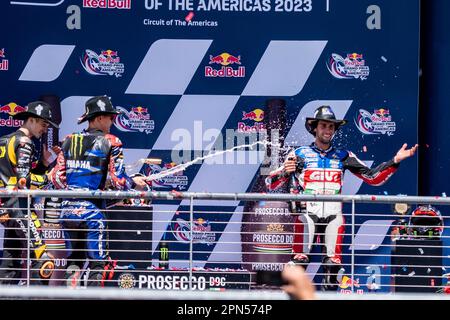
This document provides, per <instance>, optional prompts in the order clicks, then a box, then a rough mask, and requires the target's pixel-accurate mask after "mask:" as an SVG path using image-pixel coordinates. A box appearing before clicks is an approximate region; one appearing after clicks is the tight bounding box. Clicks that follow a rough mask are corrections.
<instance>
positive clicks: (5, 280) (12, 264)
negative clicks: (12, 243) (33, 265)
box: [0, 250, 22, 285]
mask: <svg viewBox="0 0 450 320" xmlns="http://www.w3.org/2000/svg"><path fill="white" fill-rule="evenodd" d="M0 262H1V263H0V285H11V284H17V283H18V282H19V279H20V274H21V269H22V267H21V266H20V265H19V264H18V263H17V261H16V260H15V259H14V257H13V255H12V254H11V253H10V252H9V250H4V251H3V257H2V258H0Z"/></svg>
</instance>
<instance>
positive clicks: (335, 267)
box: [266, 106, 418, 290]
mask: <svg viewBox="0 0 450 320" xmlns="http://www.w3.org/2000/svg"><path fill="white" fill-rule="evenodd" d="M346 123H347V121H346V120H344V119H342V120H339V119H336V116H335V114H334V112H333V110H332V109H331V107H330V106H321V107H319V108H317V109H316V111H315V112H314V117H312V118H311V117H309V118H306V122H305V127H306V129H307V130H308V132H309V133H311V134H312V135H313V136H314V137H315V141H314V142H313V143H312V144H311V145H309V146H302V147H300V148H297V149H296V150H294V151H293V152H291V153H290V154H289V155H288V156H287V158H286V160H285V162H284V164H283V166H281V167H280V168H278V169H276V170H274V171H273V172H271V173H270V175H269V177H268V178H267V180H266V184H267V187H268V188H269V190H276V189H278V188H281V187H282V186H288V185H289V183H291V186H290V187H291V192H295V193H299V192H300V193H304V194H327V195H330V194H340V193H341V191H342V183H343V176H344V172H345V170H349V171H350V172H352V173H353V174H354V175H356V176H357V177H359V178H360V179H362V180H363V181H364V182H366V183H368V184H371V185H376V186H379V185H381V184H383V183H385V182H386V181H387V180H388V179H389V178H390V177H391V176H392V174H393V173H394V172H395V171H396V170H397V169H398V166H399V163H400V162H401V161H402V160H404V159H406V158H408V157H411V156H413V155H414V153H415V152H416V150H417V147H418V145H417V144H416V145H415V146H414V147H412V148H411V149H406V147H407V144H406V143H405V144H403V146H402V148H401V149H400V150H399V151H398V152H397V154H396V155H395V156H394V157H393V158H391V159H390V160H388V161H386V162H383V163H381V164H380V165H378V166H377V167H375V168H373V169H371V168H369V167H367V166H366V165H365V164H364V163H363V162H362V161H361V160H359V159H358V158H357V157H356V155H355V154H353V153H352V152H351V151H348V150H342V149H336V148H334V147H333V146H332V140H333V137H334V135H335V133H336V131H337V130H339V128H340V127H341V126H343V125H345V124H346ZM298 207H300V208H301V209H300V211H301V212H297V213H301V214H300V215H298V217H297V219H298V223H296V224H295V228H294V229H295V230H294V233H295V234H294V243H293V256H292V259H291V263H293V264H298V265H302V266H304V267H305V268H306V266H307V264H308V263H309V261H310V259H309V254H310V252H311V249H312V246H313V242H314V239H316V238H317V237H316V235H319V236H320V237H321V238H322V240H321V243H323V244H324V246H323V253H324V258H323V265H324V268H325V271H326V276H325V277H324V285H323V289H325V290H336V288H337V272H338V271H339V269H340V268H341V265H342V257H341V253H342V240H343V236H344V230H345V228H344V217H343V215H342V203H340V202H307V203H304V204H301V205H300V206H298Z"/></svg>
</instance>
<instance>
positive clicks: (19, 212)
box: [0, 101, 60, 284]
mask: <svg viewBox="0 0 450 320" xmlns="http://www.w3.org/2000/svg"><path fill="white" fill-rule="evenodd" d="M13 118H15V119H21V120H24V122H23V125H22V126H21V127H20V128H19V129H18V130H17V131H15V132H13V133H11V134H8V135H5V136H3V137H1V138H0V188H6V189H16V188H19V189H26V188H31V189H33V188H38V187H41V186H43V185H45V183H46V176H45V171H46V169H47V167H48V166H49V164H50V163H49V161H50V159H51V156H52V155H51V153H50V152H49V151H48V150H47V148H46V146H45V145H44V148H43V156H42V158H43V159H42V161H39V162H38V163H37V166H36V167H35V168H33V169H32V167H33V157H34V155H35V146H34V144H33V142H32V140H31V138H33V137H35V138H38V139H39V138H41V136H42V135H43V134H44V133H46V132H47V130H48V127H49V125H52V126H53V127H55V128H58V125H57V124H56V123H54V122H53V119H52V112H51V108H50V105H48V104H47V103H45V102H42V101H35V102H31V103H29V104H28V106H27V111H24V112H20V113H17V114H15V115H14V116H13ZM59 150H60V149H59V147H58V146H55V147H54V148H53V151H54V152H56V153H57V152H59ZM0 200H1V206H0V222H1V223H2V224H3V225H4V227H5V242H4V250H3V258H1V265H0V283H3V284H13V283H18V282H19V280H20V279H21V274H22V272H23V271H24V270H23V261H24V258H26V255H27V233H28V215H27V211H26V210H27V209H26V208H27V199H26V198H1V199H0ZM31 218H32V224H31V225H30V230H31V239H30V243H29V245H30V248H31V249H32V250H31V254H32V255H31V259H32V264H31V276H32V278H34V279H39V278H43V279H47V278H49V277H50V276H51V274H52V272H53V269H54V263H53V261H52V258H51V257H50V256H49V255H48V254H47V252H46V246H45V244H44V243H43V241H42V237H41V231H40V227H41V223H40V221H39V220H38V219H37V216H36V215H35V214H34V213H32V217H31Z"/></svg>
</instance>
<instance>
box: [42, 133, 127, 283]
mask: <svg viewBox="0 0 450 320" xmlns="http://www.w3.org/2000/svg"><path fill="white" fill-rule="evenodd" d="M61 148H62V152H61V153H60V154H59V155H58V159H57V162H56V166H55V167H54V168H53V169H52V171H51V172H50V175H49V177H50V180H51V181H52V183H53V184H54V185H55V187H57V188H60V189H69V190H103V189H105V185H106V183H107V178H109V181H108V183H110V184H111V188H112V189H116V190H128V189H131V188H132V187H134V182H133V180H132V179H131V178H130V177H129V176H128V175H127V174H126V172H125V168H124V164H123V151H122V142H121V141H120V140H119V138H117V137H116V136H114V135H112V134H104V133H103V132H102V131H100V130H95V129H90V130H84V131H82V132H80V133H74V134H71V135H69V136H67V137H66V138H65V140H64V142H63V144H62V146H61ZM105 207H106V204H105V201H104V200H96V199H66V200H64V201H63V202H62V207H61V208H62V215H61V218H62V219H61V220H62V225H63V226H64V228H66V229H69V230H71V231H70V232H69V234H68V236H69V237H70V238H71V243H69V244H68V245H69V248H72V249H81V250H82V251H85V250H87V256H88V258H89V269H90V272H89V276H88V286H103V285H104V280H105V279H106V277H111V272H107V271H108V269H109V270H110V269H111V265H110V262H109V261H110V259H109V254H108V240H107V237H108V235H107V223H106V220H105V214H104V213H103V212H102V210H103V209H105ZM74 229H78V230H80V229H81V230H82V234H80V232H74ZM80 238H82V239H84V240H85V241H84V242H81V241H76V240H75V239H80ZM80 252H81V251H78V254H77V250H73V253H72V254H71V257H70V259H71V260H73V261H75V260H79V261H84V259H83V258H84V256H83V257H81V256H80V255H79V253H80ZM78 267H80V264H78Z"/></svg>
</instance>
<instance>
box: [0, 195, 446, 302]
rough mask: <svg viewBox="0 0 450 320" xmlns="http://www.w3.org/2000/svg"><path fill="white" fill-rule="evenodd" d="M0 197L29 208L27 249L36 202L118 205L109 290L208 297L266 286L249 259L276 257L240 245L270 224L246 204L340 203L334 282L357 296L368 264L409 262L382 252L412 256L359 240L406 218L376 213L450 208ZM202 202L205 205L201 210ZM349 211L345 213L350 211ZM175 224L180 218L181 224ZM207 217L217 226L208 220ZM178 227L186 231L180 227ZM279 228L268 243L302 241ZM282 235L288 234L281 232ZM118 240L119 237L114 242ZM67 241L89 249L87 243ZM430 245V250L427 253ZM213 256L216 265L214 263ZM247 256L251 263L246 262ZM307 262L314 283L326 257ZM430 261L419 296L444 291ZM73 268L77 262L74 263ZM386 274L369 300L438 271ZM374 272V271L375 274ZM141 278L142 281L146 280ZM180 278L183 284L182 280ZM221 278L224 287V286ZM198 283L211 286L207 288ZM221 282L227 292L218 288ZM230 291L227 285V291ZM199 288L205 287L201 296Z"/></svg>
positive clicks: (386, 198)
mask: <svg viewBox="0 0 450 320" xmlns="http://www.w3.org/2000/svg"><path fill="white" fill-rule="evenodd" d="M0 196H1V197H2V198H10V197H18V198H26V200H27V201H26V202H27V207H26V208H21V209H22V210H23V211H24V212H27V219H28V224H27V229H28V232H27V239H26V241H27V243H28V242H29V241H30V240H31V234H32V230H31V227H32V226H33V222H32V218H31V217H32V212H34V211H39V210H41V211H45V210H46V209H45V208H36V206H34V207H33V205H34V203H36V200H37V199H41V198H52V197H54V198H65V199H68V198H70V199H109V200H110V199H115V200H116V201H119V202H118V204H117V203H116V206H115V207H114V206H113V207H110V208H109V209H105V210H102V211H104V212H105V213H107V214H108V215H114V214H116V216H115V218H111V217H108V218H107V219H105V221H106V222H107V223H108V224H115V225H116V227H115V228H110V229H109V230H108V232H109V235H110V239H109V244H110V250H109V251H110V254H111V256H115V255H117V256H119V255H120V254H122V255H124V256H126V258H123V259H116V260H118V261H117V263H118V268H116V272H117V271H118V272H121V275H123V278H122V279H106V282H108V281H109V282H111V283H113V285H114V286H116V287H117V286H118V285H117V283H119V282H120V281H122V282H121V283H122V287H123V288H128V287H129V286H130V285H131V283H132V282H134V283H135V282H139V286H140V287H142V288H145V286H147V288H148V289H170V290H199V289H200V290H204V289H205V288H207V289H210V290H214V289H217V291H220V290H222V289H227V290H229V289H234V288H236V287H240V288H245V289H247V290H248V289H259V290H265V289H267V287H266V286H257V285H256V283H255V274H256V269H257V267H258V266H264V263H265V262H264V261H257V263H255V265H256V268H254V265H253V264H252V262H251V259H252V258H251V257H257V258H258V259H262V260H264V258H265V257H271V256H273V255H274V252H275V251H270V250H268V251H264V250H262V251H255V252H248V251H245V250H243V249H242V248H243V246H245V245H250V246H252V245H255V243H256V244H258V241H245V240H246V239H247V238H245V237H246V236H249V235H250V236H251V235H253V234H254V230H255V228H256V229H258V227H263V228H265V227H267V224H268V222H267V221H259V222H258V221H250V222H246V220H247V219H246V218H245V217H246V216H251V215H254V214H255V212H254V211H252V210H250V211H247V212H244V205H245V204H247V203H248V202H258V201H266V202H289V201H298V202H342V203H343V204H344V210H343V211H344V213H343V215H344V218H345V220H346V226H348V228H350V232H349V233H346V232H342V233H339V234H338V235H341V236H342V237H344V238H345V239H348V240H349V241H344V242H343V243H342V248H343V250H342V258H343V260H344V261H343V266H344V267H349V268H350V272H349V273H346V272H345V271H344V272H340V274H339V277H340V279H339V280H340V281H341V282H342V281H344V280H345V281H346V282H345V281H344V282H345V283H344V284H343V286H342V287H343V288H344V289H345V290H344V291H345V293H354V292H355V291H358V290H357V289H358V287H360V286H361V283H358V282H357V280H356V279H357V278H361V277H368V274H369V273H362V272H358V271H357V270H360V269H361V268H366V269H368V268H372V267H373V264H371V260H370V258H380V259H385V261H387V259H392V258H398V257H406V258H408V255H406V256H405V255H404V254H402V255H398V254H397V253H396V252H392V250H391V252H387V251H386V249H392V248H394V247H395V248H396V249H397V250H399V248H408V247H412V248H415V245H416V244H408V243H403V244H399V243H400V242H401V241H398V240H414V235H408V236H407V237H406V236H405V237H404V238H405V239H397V240H392V241H391V243H388V242H389V241H386V240H388V239H386V237H390V236H393V235H390V234H389V233H388V232H385V233H384V234H381V233H380V234H377V233H374V232H369V233H364V232H365V231H364V230H369V231H370V230H371V229H370V228H372V229H377V228H381V229H383V228H384V230H389V231H391V224H390V223H392V221H393V220H396V219H397V218H404V216H400V215H395V214H393V213H392V212H387V211H388V210H390V209H389V208H388V209H386V208H385V207H382V208H377V206H383V205H386V204H394V203H406V204H430V205H435V206H437V205H442V206H448V205H449V204H450V199H449V198H446V197H417V196H390V195H291V194H260V193H206V192H203V193H197V192H195V193H194V192H139V191H128V192H118V191H66V190H64V191H61V190H17V191H12V190H2V191H1V192H0ZM123 199H145V200H149V201H150V202H151V205H146V204H145V202H144V205H141V204H139V205H138V206H137V208H140V210H139V211H135V210H134V209H132V207H133V206H125V205H123V202H121V201H122V200H123ZM204 200H206V202H205V201H204ZM209 201H215V202H214V205H210V206H209V205H208V202H209ZM217 201H220V204H219V205H218V204H217ZM230 202H231V204H230ZM359 204H370V205H365V206H364V208H363V210H361V211H359V210H358V209H357V205H359ZM117 205H118V206H119V208H118V207H117ZM347 206H348V207H349V208H347ZM211 208H212V209H211ZM373 208H376V210H374V209H373ZM131 211H133V212H134V214H135V217H134V218H133V219H129V217H128V216H127V214H130V212H131ZM117 214H119V217H118V216H117ZM217 216H218V217H217ZM177 217H185V218H186V219H182V218H177ZM210 217H211V218H210ZM212 217H216V218H214V219H213V218H212ZM233 217H234V218H233ZM293 219H294V218H293ZM295 219H296V218H295ZM383 219H385V220H383ZM443 219H444V221H445V222H446V220H447V219H448V217H446V216H445V215H444V216H443ZM367 220H370V221H371V223H370V224H367ZM59 221H60V222H64V218H61V219H59ZM205 221H206V222H205ZM377 221H379V222H377ZM389 221H390V223H389ZM177 223H178V228H179V229H178V230H175V229H174V225H176V224H177ZM183 223H185V224H184V225H180V224H183ZM277 223H280V221H274V224H273V225H272V226H271V228H274V229H273V230H269V231H267V229H266V231H267V232H266V233H267V234H272V235H284V236H292V237H291V238H294V235H295V234H297V235H299V234H301V233H299V232H293V226H294V225H295V224H296V223H298V221H297V220H292V221H291V222H289V221H287V222H284V226H283V228H285V229H283V230H282V229H280V227H279V226H277ZM126 224H131V225H133V226H136V229H130V228H129V227H125V226H124V225H126ZM246 224H247V226H251V227H253V228H254V229H250V230H245V227H246ZM281 224H283V223H281ZM447 224H448V223H444V228H445V229H447V228H448V227H447V226H446V225H447ZM55 225H57V224H55ZM55 225H53V226H50V227H49V226H48V225H47V226H46V227H47V229H46V230H50V231H47V233H51V232H58V231H61V232H63V231H67V230H65V229H64V228H61V227H59V228H56V227H55ZM363 227H364V228H365V229H364V228H363ZM52 228H53V229H52ZM55 228H56V229H55ZM183 228H184V229H183ZM287 229H288V231H286V230H287ZM55 230H56V231H55ZM74 230H75V231H83V229H71V231H74ZM177 232H178V233H177ZM366 232H367V231H366ZM128 234H129V235H130V237H128V239H124V238H127V235H128ZM132 234H136V235H139V236H140V237H136V239H134V240H133V239H131V235H132ZM167 234H170V237H167ZM117 236H121V237H119V238H118V237H117ZM0 238H1V237H0ZM372 238H374V239H378V240H377V243H369V242H367V241H368V239H369V240H370V239H372ZM358 239H364V241H366V240H367V241H366V242H364V241H363V242H362V243H359V242H357V240H358ZM447 239H448V236H446V233H445V232H444V233H443V235H442V236H441V240H443V241H442V244H441V249H442V250H443V251H442V252H445V251H446V250H447V249H448V248H449V246H448V245H446V243H447V242H448V241H447ZM47 240H48V239H47ZM71 240H78V241H79V242H86V239H85V238H80V239H71ZM161 240H164V241H165V242H167V243H168V244H169V248H170V257H171V258H170V260H169V266H170V267H168V268H164V269H163V268H159V267H158V265H159V260H158V252H159V245H160V241H161ZM0 241H1V239H0ZM50 242H51V241H50ZM285 242H286V241H285ZM180 243H181V244H180ZM427 243H429V245H428V244H427ZM121 244H127V245H128V247H127V249H125V250H126V252H124V251H123V250H124V249H123V248H115V247H117V245H121ZM219 245H220V248H219V249H217V248H216V249H215V250H209V251H208V248H209V249H211V248H215V247H219ZM59 246H60V248H58V246H57V245H55V246H54V249H53V250H54V252H61V253H64V252H65V251H66V250H67V248H64V247H62V244H61V242H60V243H59ZM183 246H184V247H186V246H188V249H187V250H186V249H184V248H183ZM358 246H359V247H358ZM371 246H372V247H371ZM435 246H436V245H435V244H434V243H433V244H432V243H431V242H427V240H425V241H424V242H423V243H421V244H420V247H419V248H417V249H418V250H419V249H420V250H422V251H423V252H425V251H426V250H427V248H434V247H435ZM50 247H51V245H49V246H48V248H50ZM275 247H276V246H275ZM373 247H374V248H373ZM239 248H241V249H240V250H241V251H240V252H239ZM4 249H8V248H4ZM283 250H284V251H283ZM283 250H282V251H280V252H278V253H276V255H278V256H279V257H281V259H280V261H281V262H274V263H273V264H274V265H276V266H277V268H278V267H279V266H282V265H284V264H285V262H286V261H288V260H289V258H290V256H291V255H292V254H291V253H290V252H287V250H286V249H285V248H284V249H283ZM377 250H378V251H381V253H378V252H376V251H377ZM420 250H419V251H420ZM424 250H425V251H424ZM76 251H80V252H83V251H86V248H81V249H78V248H74V249H73V250H72V252H76ZM374 251H375V253H374ZM211 256H214V257H213V258H211ZM244 256H246V257H250V258H247V259H244V258H243V257H244ZM419 256H421V257H422V258H426V257H427V255H426V254H424V253H421V254H420V255H419ZM310 257H311V260H312V261H311V264H310V265H309V266H308V269H307V272H308V273H309V274H310V275H311V277H313V279H315V278H316V277H317V278H321V277H323V276H324V273H320V272H318V270H319V269H320V260H319V259H320V257H323V253H320V252H315V251H312V252H311V253H310ZM410 258H413V255H411V257H410ZM428 258H430V259H433V258H438V259H441V261H442V263H441V269H442V275H441V280H442V285H440V286H438V285H434V284H433V283H431V284H430V285H415V286H412V287H415V288H417V289H418V291H420V290H421V289H426V288H428V289H429V287H430V286H431V287H434V288H435V289H436V291H439V289H441V290H442V289H443V288H444V286H445V284H446V279H445V274H446V270H447V267H448V265H447V264H446V262H445V260H446V259H448V256H447V255H446V254H444V253H442V254H441V255H440V256H436V255H435V254H433V255H430V256H428ZM2 259H3V258H2ZM18 259H20V258H18ZM24 259H25V261H26V268H25V269H26V273H25V274H26V276H25V279H22V284H26V286H27V287H28V286H30V285H32V284H33V281H32V271H34V270H32V269H31V267H30V266H31V265H32V260H33V259H32V252H31V250H30V247H29V246H27V250H26V257H24ZM64 259H65V258H60V261H59V262H58V263H59V264H60V265H59V266H58V267H59V269H60V271H61V272H60V275H59V277H60V278H58V279H56V280H57V281H55V282H54V283H55V284H54V285H63V286H66V285H67V284H68V283H69V282H70V281H71V280H73V279H72V278H70V277H69V279H67V274H66V273H67V272H66V270H65V269H66V267H67V265H65V263H66V262H64V261H63V260H64ZM361 259H363V261H362V263H361V262H359V260H361ZM73 260H74V261H76V260H77V259H73ZM81 260H83V258H81V259H79V261H76V262H82V261H81ZM430 261H431V260H430ZM268 264H269V265H270V264H271V262H269V263H268ZM376 264H379V262H376ZM135 265H141V266H146V267H145V268H144V269H145V270H143V267H140V268H136V267H135ZM130 266H131V267H130ZM384 267H386V268H390V269H391V270H392V271H391V272H390V273H389V272H385V273H381V274H377V276H378V277H380V279H379V280H381V281H379V282H378V283H377V286H378V287H377V288H375V289H374V290H372V291H371V292H378V290H379V289H383V288H384V289H386V288H387V287H390V288H394V289H399V288H402V287H403V288H404V289H408V287H409V285H401V284H394V285H391V284H386V283H385V282H386V281H384V280H386V278H392V277H393V276H396V277H397V278H401V277H400V276H399V275H393V274H392V272H393V271H395V270H396V271H395V272H398V270H399V269H402V268H403V269H405V268H406V269H408V268H411V269H414V268H416V269H417V268H425V267H427V268H428V270H431V269H432V268H434V269H435V268H436V266H435V265H432V264H431V263H430V265H429V266H424V265H423V264H417V265H416V264H414V263H413V264H409V265H401V264H393V263H392V262H391V261H389V262H386V263H385V265H383V266H381V268H384ZM85 268H86V264H85V265H84V266H83V267H82V268H80V269H79V270H76V271H77V272H81V273H82V272H83V271H85V270H84V269H85ZM372 269H373V268H372ZM372 269H371V271H373V270H372ZM406 271H408V270H406ZM406 271H405V272H406ZM405 272H404V273H405ZM435 273H436V272H433V275H422V276H421V277H422V278H430V279H431V280H433V279H435V278H436V276H435V275H434V274H435ZM146 274H147V277H146V278H145V276H146ZM159 274H161V277H163V276H164V277H165V278H164V279H171V280H170V281H171V283H170V285H167V280H164V281H166V282H165V285H161V284H160V282H158V275H159ZM184 274H185V278H183V275H184ZM236 274H239V275H242V277H240V278H239V277H237V278H232V277H231V276H230V275H236ZM428 274H431V272H428ZM225 276H229V277H230V278H226V277H225ZM407 276H409V277H414V274H413V272H410V273H409V274H408V275H405V274H404V275H403V276H402V277H407ZM167 277H171V278H167ZM201 277H204V278H205V277H209V283H206V284H205V283H201V281H200V278H201ZM344 277H345V278H344ZM224 278H225V280H223V279H224ZM149 279H151V281H152V282H151V284H150V280H149ZM161 279H162V278H161ZM186 279H187V280H186ZM211 279H212V280H211ZM229 279H231V280H229ZM343 279H344V280H343ZM0 280H2V279H0ZM78 280H79V279H78ZM202 281H204V282H208V280H202ZM216 281H217V283H216ZM221 281H223V282H224V283H226V284H224V283H220V282H221ZM433 281H434V280H433ZM49 283H50V282H49ZM74 283H75V282H74ZM77 283H78V282H77ZM77 283H75V285H77ZM177 283H178V284H177ZM315 284H316V287H318V288H319V287H320V283H318V282H315ZM50 285H51V284H50ZM78 285H79V283H78ZM119 285H120V283H119ZM227 285H231V286H230V288H229V289H228V287H227ZM158 286H159V287H158ZM199 286H202V287H201V288H199ZM342 287H341V291H342ZM380 287H381V288H380ZM150 291H151V290H150ZM274 292H276V291H274ZM396 294H398V293H396Z"/></svg>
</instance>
